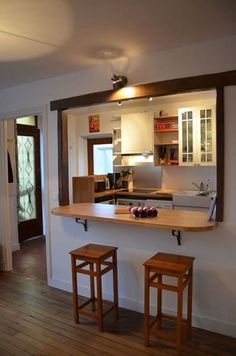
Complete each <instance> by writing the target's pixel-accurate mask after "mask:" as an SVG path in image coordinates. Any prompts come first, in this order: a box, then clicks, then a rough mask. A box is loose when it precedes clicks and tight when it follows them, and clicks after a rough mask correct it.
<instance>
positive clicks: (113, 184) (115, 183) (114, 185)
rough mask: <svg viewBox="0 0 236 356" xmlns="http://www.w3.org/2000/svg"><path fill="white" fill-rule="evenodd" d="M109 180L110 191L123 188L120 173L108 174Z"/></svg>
mask: <svg viewBox="0 0 236 356" xmlns="http://www.w3.org/2000/svg"><path fill="white" fill-rule="evenodd" d="M107 178H108V179H109V183H110V189H119V188H121V175H120V173H107Z"/></svg>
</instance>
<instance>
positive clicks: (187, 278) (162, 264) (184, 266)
mask: <svg viewBox="0 0 236 356" xmlns="http://www.w3.org/2000/svg"><path fill="white" fill-rule="evenodd" d="M193 261H194V257H188V256H178V255H172V254H168V253H157V254H156V255H155V256H153V257H151V258H150V259H149V260H147V261H146V262H145V263H144V267H145V295H144V338H145V345H146V346H148V345H149V336H150V329H151V327H152V326H153V325H154V324H155V323H157V336H160V337H163V338H166V339H168V340H171V341H174V342H175V343H176V351H177V354H178V355H180V354H181V343H182V337H183V330H182V327H183V325H185V326H186V331H187V336H190V333H191V323H192V274H193ZM163 276H170V277H176V278H177V286H176V285H172V284H167V283H164V282H163V278H162V277H163ZM187 286H188V295H187V319H183V291H184V289H185V287H187ZM150 287H154V288H157V315H156V317H155V319H154V320H152V321H151V322H150V315H149V309H150ZM162 290H168V291H172V292H176V293H177V317H175V316H172V315H167V314H164V313H162ZM162 319H169V320H172V321H175V322H176V334H175V335H170V334H169V333H167V332H166V331H164V330H163V329H162Z"/></svg>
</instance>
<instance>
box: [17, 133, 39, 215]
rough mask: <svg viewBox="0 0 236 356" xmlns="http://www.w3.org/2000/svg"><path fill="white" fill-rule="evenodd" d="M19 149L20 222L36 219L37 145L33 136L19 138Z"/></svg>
mask: <svg viewBox="0 0 236 356" xmlns="http://www.w3.org/2000/svg"><path fill="white" fill-rule="evenodd" d="M17 149H18V181H19V186H18V187H19V192H18V220H19V221H25V220H31V219H35V218H36V199H35V160H34V157H35V154H34V151H35V144H34V137H32V136H17Z"/></svg>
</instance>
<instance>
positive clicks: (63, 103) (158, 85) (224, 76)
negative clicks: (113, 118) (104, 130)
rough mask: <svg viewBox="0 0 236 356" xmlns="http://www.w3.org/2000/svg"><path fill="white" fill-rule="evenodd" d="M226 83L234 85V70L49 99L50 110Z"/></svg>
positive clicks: (175, 92)
mask: <svg viewBox="0 0 236 356" xmlns="http://www.w3.org/2000/svg"><path fill="white" fill-rule="evenodd" d="M226 85H236V70H233V71H229V72H221V73H213V74H204V75H198V76H194V77H187V78H177V79H170V80H164V81H160V82H154V83H148V84H141V85H133V86H131V87H129V88H130V89H131V90H129V91H128V93H127V90H126V89H127V88H122V89H119V90H116V91H114V90H107V91H102V92H96V93H90V94H85V95H80V96H73V97H70V98H64V99H59V100H54V101H51V103H50V109H51V110H66V109H71V108H76V107H81V106H90V105H96V104H102V103H109V102H113V101H119V100H126V99H131V98H134V99H137V98H144V97H148V96H163V95H171V94H178V93H184V92H185V93H186V92H190V91H195V90H196V91H197V90H209V89H214V88H217V87H223V86H226Z"/></svg>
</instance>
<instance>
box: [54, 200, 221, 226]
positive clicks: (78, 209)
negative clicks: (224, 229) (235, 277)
mask: <svg viewBox="0 0 236 356" xmlns="http://www.w3.org/2000/svg"><path fill="white" fill-rule="evenodd" d="M117 207H120V208H122V206H118V205H108V204H99V203H79V204H71V205H66V206H60V207H56V208H53V209H52V211H51V212H52V214H54V215H59V216H65V217H71V218H82V219H88V220H96V221H103V222H113V223H117V224H130V225H136V226H137V225H139V226H145V227H155V228H158V229H166V230H179V231H192V232H196V231H208V230H213V229H214V228H216V227H217V226H218V223H217V222H214V221H210V222H209V221H208V220H207V213H206V212H199V211H183V210H167V209H159V214H158V217H157V218H134V217H132V215H131V214H127V213H126V214H115V209H116V208H117ZM123 208H124V207H123ZM126 208H127V207H126Z"/></svg>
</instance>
